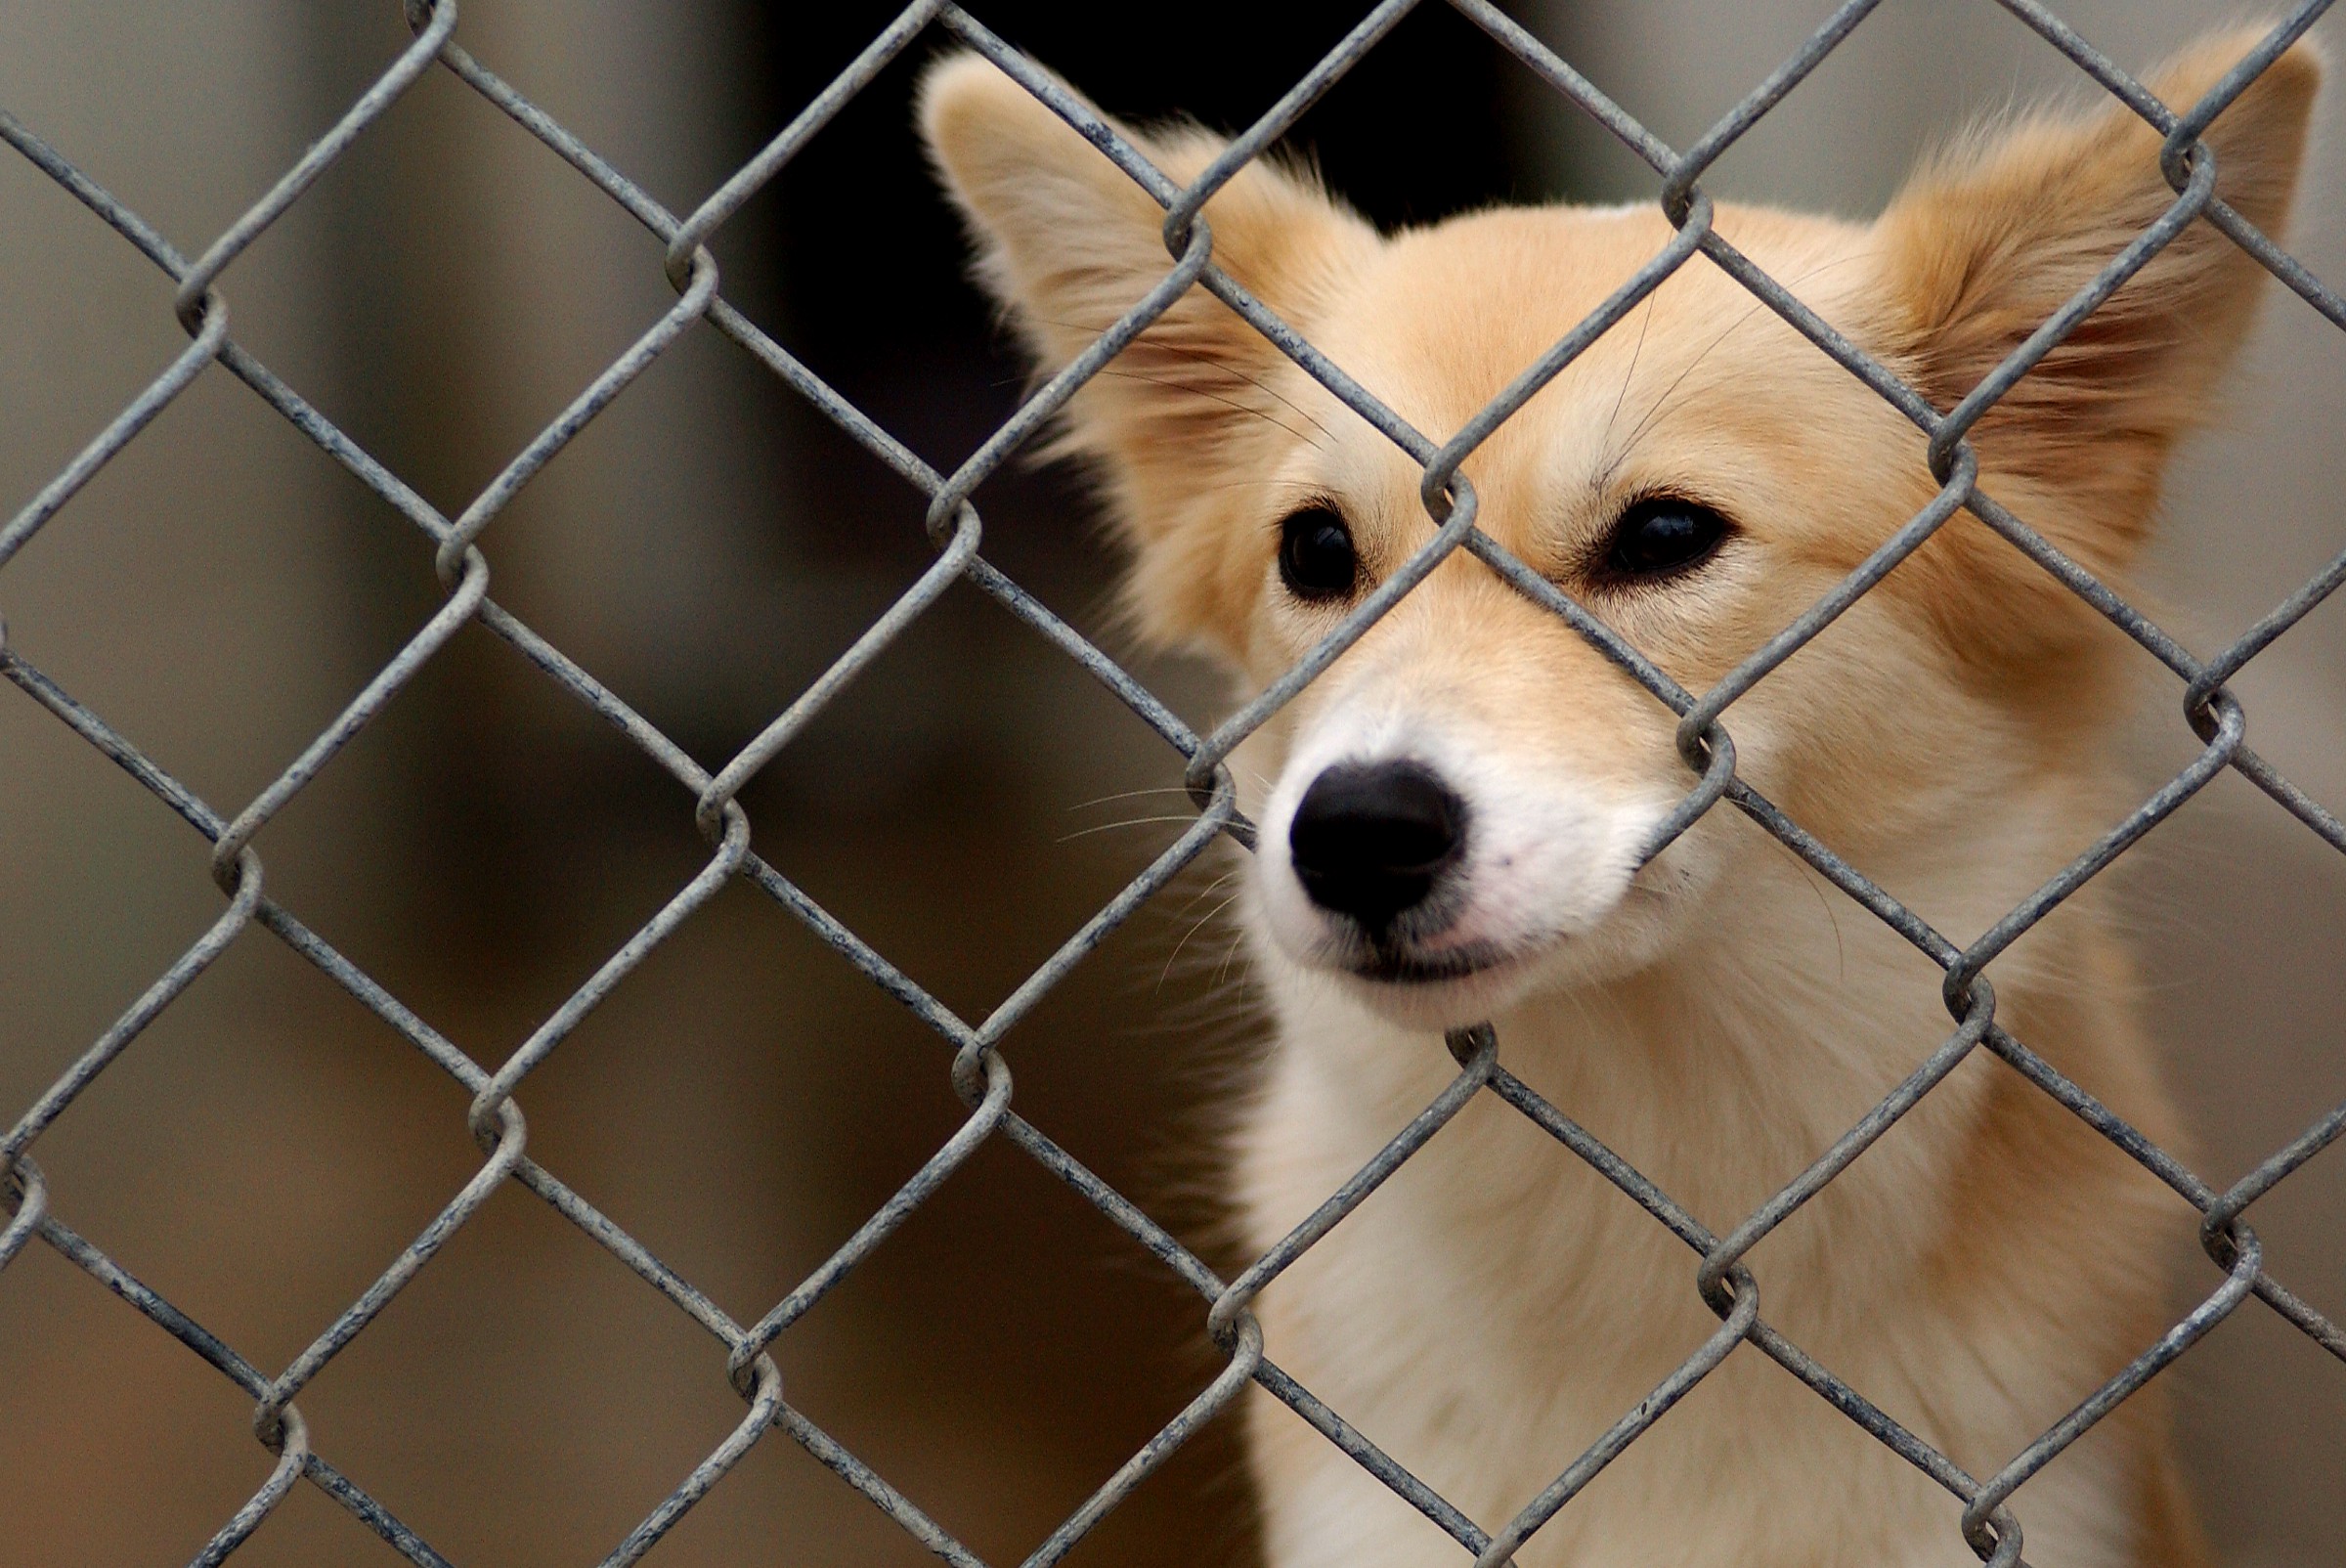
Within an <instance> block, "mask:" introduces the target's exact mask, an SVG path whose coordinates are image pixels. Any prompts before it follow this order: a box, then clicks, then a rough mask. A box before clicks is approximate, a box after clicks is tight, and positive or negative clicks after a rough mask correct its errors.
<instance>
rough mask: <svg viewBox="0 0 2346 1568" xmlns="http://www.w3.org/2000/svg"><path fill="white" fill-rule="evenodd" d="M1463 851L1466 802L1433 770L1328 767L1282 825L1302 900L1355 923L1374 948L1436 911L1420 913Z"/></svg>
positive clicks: (1395, 765)
mask: <svg viewBox="0 0 2346 1568" xmlns="http://www.w3.org/2000/svg"><path fill="white" fill-rule="evenodd" d="M1465 849H1466V803H1465V802H1464V801H1463V800H1461V799H1459V798H1458V795H1457V792H1456V791H1455V790H1453V789H1452V788H1451V787H1450V786H1449V785H1448V784H1446V783H1444V782H1443V781H1442V776H1441V775H1440V774H1439V773H1436V772H1435V771H1434V770H1433V769H1432V768H1431V767H1428V766H1427V765H1426V764H1425V763H1423V762H1414V761H1409V760H1403V761H1396V762H1339V763H1337V764H1335V765H1334V766H1332V767H1330V768H1328V769H1326V770H1325V772H1323V773H1322V774H1321V775H1320V776H1319V777H1318V778H1316V779H1314V780H1312V785H1311V788H1310V789H1308V790H1306V791H1305V792H1304V796H1303V800H1302V801H1301V802H1300V803H1298V804H1297V806H1296V807H1295V816H1294V820H1293V821H1292V822H1291V823H1290V824H1289V825H1288V828H1287V856H1288V860H1289V862H1290V863H1291V864H1292V865H1293V866H1294V868H1295V880H1296V881H1297V882H1299V883H1301V884H1302V886H1303V891H1304V893H1306V894H1307V895H1308V896H1309V897H1310V898H1311V900H1312V902H1313V903H1315V904H1318V905H1319V906H1320V907H1321V908H1323V909H1325V910H1328V911H1330V912H1331V913H1334V914H1339V915H1345V916H1348V917H1350V918H1351V919H1352V920H1353V921H1355V922H1357V923H1358V924H1359V926H1360V928H1361V931H1362V933H1363V934H1364V935H1365V936H1368V939H1369V940H1370V941H1371V942H1375V941H1377V940H1378V939H1379V938H1380V937H1382V936H1385V935H1386V934H1387V933H1389V932H1390V931H1391V930H1392V928H1393V927H1394V925H1395V923H1396V922H1397V921H1399V920H1400V919H1401V917H1402V916H1404V915H1406V914H1409V913H1410V912H1411V911H1412V910H1421V911H1423V912H1425V913H1429V914H1430V913H1432V911H1431V910H1428V909H1426V906H1427V905H1428V904H1429V902H1433V901H1435V900H1434V893H1435V892H1436V890H1437V888H1438V887H1439V886H1440V884H1441V882H1442V879H1443V876H1444V874H1445V873H1446V872H1448V871H1449V870H1450V869H1451V868H1452V867H1454V866H1455V865H1456V864H1457V863H1458V861H1459V860H1460V859H1461V858H1463V856H1464V854H1465ZM1415 923H1416V922H1412V924H1415ZM1440 923H1441V924H1447V922H1446V921H1444V922H1440ZM1414 935H1419V936H1423V935H1427V933H1424V932H1418V933H1414Z"/></svg>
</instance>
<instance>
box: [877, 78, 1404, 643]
mask: <svg viewBox="0 0 2346 1568" xmlns="http://www.w3.org/2000/svg"><path fill="white" fill-rule="evenodd" d="M920 125H921V131H922V134H923V136H924V138H925V139H926V140H927V142H928V147H929V155H930V158H931V160H932V161H933V162H934V165H935V167H936V170H937V173H938V175H939V177H940V178H941V179H942V180H943V182H944V185H945V187H946V189H947V190H948V191H949V192H950V193H951V195H952V196H953V199H954V201H955V203H956V204H957V205H958V206H959V207H960V208H961V210H962V213H963V215H964V217H966V218H967V219H968V221H969V225H970V228H971V231H972V233H973V235H974V236H975V238H976V240H977V246H978V256H977V274H978V278H979V280H980V281H981V282H982V283H984V284H985V286H986V287H987V289H988V290H989V291H990V292H991V293H992V294H993V296H994V298H995V299H996V300H997V301H999V302H1000V303H1001V305H1002V306H1003V307H1004V309H1005V311H1006V312H1007V313H1008V315H1009V317H1010V320H1011V321H1012V322H1013V324H1014V325H1015V326H1016V327H1018V329H1019V331H1020V334H1021V336H1022V337H1023V338H1024V340H1025V342H1026V345H1027V347H1028V349H1029V350H1030V352H1031V353H1032V355H1033V358H1034V360H1035V363H1036V365H1037V367H1038V368H1039V369H1040V370H1043V371H1044V372H1045V373H1048V372H1051V371H1054V370H1059V369H1060V368H1061V367H1063V366H1064V365H1065V364H1066V363H1067V362H1068V361H1069V360H1071V359H1073V358H1074V357H1075V356H1076V355H1077V354H1080V353H1081V352H1082V351H1083V350H1084V349H1085V348H1086V347H1088V346H1089V345H1090V344H1091V343H1092V341H1093V340H1094V339H1095V338H1097V337H1098V336H1099V335H1100V333H1101V332H1102V331H1104V330H1106V329H1107V328H1108V327H1109V326H1110V325H1111V324H1112V323H1114V322H1115V320H1116V319H1117V318H1118V317H1120V316H1122V315H1123V314H1124V312H1125V311H1127V310H1129V309H1130V308H1131V307H1132V306H1133V305H1134V304H1135V303H1137V302H1138V301H1139V300H1140V298H1141V297H1142V296H1143V295H1144V294H1146V293H1147V292H1148V291H1149V290H1150V289H1151V288H1152V287H1154V286H1155V285H1156V284H1157V283H1158V282H1159V281H1160V280H1162V279H1163V278H1164V276H1165V275H1166V274H1167V273H1168V272H1170V271H1172V269H1173V266H1174V259H1173V257H1172V256H1170V255H1169V254H1167V253H1166V250H1165V243H1164V240H1163V238H1162V234H1163V227H1164V217H1165V214H1164V209H1163V208H1161V207H1159V206H1158V205H1157V204H1156V202H1155V200H1154V199H1153V198H1151V196H1149V194H1148V193H1147V192H1145V191H1143V190H1142V189H1141V188H1140V187H1139V186H1138V185H1136V184H1135V183H1134V182H1133V180H1132V178H1131V177H1130V176H1129V175H1127V174H1125V173H1124V171H1123V170H1121V169H1119V168H1117V167H1116V165H1115V164H1113V163H1112V162H1110V161H1109V160H1108V157H1107V156H1106V155H1105V154H1104V153H1102V152H1100V151H1099V149H1097V148H1095V147H1093V146H1092V145H1091V144H1090V143H1089V142H1087V141H1086V140H1085V139H1084V138H1083V137H1082V136H1081V135H1080V134H1079V133H1078V132H1076V131H1075V129H1074V128H1073V127H1071V126H1070V125H1068V124H1067V122H1066V121H1064V120H1063V119H1061V118H1060V117H1059V115H1057V114H1056V113H1054V112H1053V111H1052V110H1051V109H1049V108H1047V107H1045V106H1044V104H1043V103H1042V102H1041V101H1040V100H1039V99H1037V98H1035V96H1034V95H1033V94H1031V93H1029V92H1028V91H1026V89H1025V88H1023V87H1021V86H1020V85H1019V84H1018V83H1017V82H1016V81H1013V80H1012V79H1011V78H1010V77H1009V76H1008V75H1006V74H1004V73H1003V72H1002V71H1001V70H1000V69H999V68H998V67H996V66H995V65H993V64H992V63H991V62H989V61H987V60H985V59H984V58H982V57H981V56H977V55H974V54H962V55H955V56H951V57H948V58H946V59H944V60H942V61H939V62H938V63H937V64H936V65H933V66H932V67H931V68H930V70H929V74H928V76H927V77H926V78H925V79H924V81H923V82H922V84H921V93H920ZM1116 130H1117V131H1118V133H1119V134H1121V135H1122V136H1124V137H1125V138H1126V139H1127V140H1128V141H1130V142H1131V143H1132V144H1133V145H1134V146H1135V147H1136V148H1138V149H1139V151H1140V152H1141V153H1142V155H1144V156H1145V157H1147V158H1148V159H1149V160H1150V161H1151V163H1153V164H1155V165H1156V167H1157V168H1159V169H1161V170H1163V171H1164V172H1165V173H1166V174H1167V175H1168V176H1169V177H1171V178H1172V179H1173V180H1175V181H1177V182H1187V181H1189V180H1192V179H1195V177H1196V176H1197V175H1198V174H1199V173H1200V172H1201V171H1202V170H1203V169H1204V168H1205V166H1206V165H1207V164H1208V163H1210V162H1211V161H1212V160H1213V158H1214V156H1215V155H1216V154H1217V153H1219V152H1221V151H1222V149H1223V147H1224V146H1225V144H1224V143H1223V142H1222V141H1221V140H1220V139H1219V138H1217V137H1213V136H1210V135H1207V134H1206V133H1204V132H1202V131H1199V130H1195V129H1178V130H1175V131H1172V132H1169V133H1159V134H1153V135H1144V134H1142V133H1139V132H1136V131H1131V130H1127V129H1125V128H1124V127H1122V126H1117V127H1116ZM1205 218H1206V221H1207V222H1208V223H1209V224H1210V225H1211V226H1212V228H1213V235H1214V250H1213V258H1214V261H1215V263H1216V264H1217V265H1219V266H1220V267H1222V268H1223V269H1224V270H1225V271H1226V272H1228V273H1229V274H1230V275H1231V276H1232V277H1233V278H1235V279H1237V280H1238V282H1239V283H1242V284H1244V285H1245V286H1246V287H1247V288H1248V289H1249V290H1251V291H1252V292H1253V293H1254V294H1255V295H1256V296H1257V297H1259V298H1261V299H1262V300H1264V302H1265V303H1267V304H1269V305H1270V306H1271V308H1272V309H1273V310H1275V311H1277V312H1279V313H1280V315H1281V316H1282V318H1284V319H1286V320H1288V321H1290V322H1292V321H1297V320H1298V319H1299V318H1300V319H1308V317H1309V316H1310V315H1311V312H1312V306H1313V303H1314V301H1315V300H1316V299H1317V298H1319V297H1320V296H1321V295H1322V294H1323V293H1324V291H1325V289H1326V288H1327V287H1328V286H1329V285H1330V284H1331V283H1333V282H1334V281H1335V280H1337V279H1338V278H1340V277H1341V276H1342V275H1343V274H1344V273H1345V271H1346V270H1348V269H1349V268H1350V267H1351V266H1352V265H1354V264H1355V263H1356V262H1357V261H1358V259H1359V258H1360V257H1361V256H1362V255H1363V254H1364V253H1366V252H1367V251H1368V250H1371V249H1373V248H1374V246H1375V245H1376V244H1377V242H1378V241H1377V238H1376V234H1375V231H1374V230H1372V229H1370V228H1369V226H1368V224H1367V223H1365V222H1364V221H1363V220H1361V219H1360V218H1359V217H1357V216H1355V215H1354V214H1352V213H1351V212H1349V211H1347V210H1345V209H1344V208H1343V207H1341V206H1339V205H1337V204H1336V203H1335V202H1334V201H1333V200H1331V199H1329V197H1328V196H1326V195H1325V193H1324V192H1323V191H1322V190H1321V189H1320V187H1319V185H1318V184H1317V182H1315V181H1313V180H1312V179H1310V178H1309V177H1308V176H1306V175H1303V174H1300V173H1297V172H1295V171H1293V170H1291V169H1288V168H1285V167H1282V166H1279V165H1277V164H1273V163H1266V162H1264V161H1261V160H1257V161H1256V162H1253V163H1250V164H1248V165H1247V166H1246V167H1245V168H1244V169H1242V170H1240V171H1239V173H1238V176H1237V177H1236V178H1235V179H1233V180H1232V181H1231V182H1230V183H1229V184H1228V185H1226V186H1224V187H1223V188H1222V189H1221V190H1220V191H1219V192H1217V193H1216V194H1215V196H1213V198H1212V199H1211V200H1210V201H1208V202H1207V203H1206V206H1205ZM1281 363H1282V361H1281V356H1280V353H1279V351H1278V350H1277V349H1276V348H1274V347H1272V345H1271V344H1270V343H1269V342H1268V341H1267V340H1266V339H1265V338H1264V337H1263V336H1262V335H1261V334H1260V333H1259V332H1257V331H1255V330H1254V328H1253V327H1249V326H1247V325H1246V324H1245V323H1244V322H1243V321H1241V320H1240V319H1239V318H1238V315H1237V314H1236V313H1235V312H1233V311H1232V310H1231V309H1230V308H1229V307H1228V306H1226V305H1224V304H1223V303H1222V302H1221V301H1220V300H1218V299H1215V298H1214V297H1213V296H1212V295H1210V294H1208V293H1207V292H1206V291H1205V290H1204V289H1202V288H1196V287H1193V288H1192V289H1191V290H1190V291H1189V292H1188V293H1187V294H1185V295H1184V296H1183V297H1182V298H1181V299H1180V300H1179V301H1178V302H1176V303H1175V304H1174V305H1173V307H1172V308H1171V309H1170V310H1168V311H1166V313H1165V314H1164V315H1163V316H1161V317H1159V318H1158V319H1157V321H1156V322H1155V324H1154V325H1152V326H1151V327H1149V329H1148V330H1147V331H1145V332H1143V333H1142V334H1141V335H1140V337H1139V338H1138V339H1136V340H1135V341H1134V342H1133V344H1132V345H1131V346H1130V347H1128V348H1126V349H1125V350H1124V352H1123V353H1122V354H1121V355H1119V356H1117V358H1116V359H1115V361H1114V362H1113V363H1111V364H1110V365H1109V366H1108V369H1107V370H1105V371H1104V372H1103V373H1102V374H1100V375H1098V376H1096V377H1094V378H1093V380H1092V381H1091V382H1090V383H1089V384H1088V385H1086V387H1085V388H1084V389H1083V391H1082V392H1081V393H1080V394H1078V395H1077V397H1076V398H1075V399H1074V401H1073V403H1072V404H1071V405H1070V407H1069V409H1068V412H1067V424H1066V430H1065V434H1064V437H1063V439H1062V443H1061V447H1062V450H1064V451H1072V452H1076V453H1081V454H1083V455H1085V456H1087V457H1093V458H1095V459H1096V460H1097V461H1098V462H1099V464H1100V471H1101V474H1102V476H1103V477H1104V478H1106V479H1107V481H1108V490H1109V494H1110V500H1111V501H1112V503H1113V506H1114V509H1115V511H1116V513H1117V514H1118V520H1119V522H1120V523H1121V524H1122V525H1123V527H1124V529H1125V531H1126V537H1127V539H1128V541H1129V542H1130V543H1131V544H1133V545H1134V546H1135V547H1136V548H1137V549H1138V550H1139V551H1140V552H1141V553H1142V555H1143V556H1144V557H1147V556H1148V555H1150V554H1151V553H1152V552H1155V551H1162V550H1176V551H1180V550H1185V549H1186V550H1191V551H1194V550H1195V549H1196V548H1198V547H1199V546H1198V544H1196V543H1195V538H1194V536H1195V534H1196V532H1197V531H1195V530H1184V529H1182V528H1181V526H1180V525H1181V524H1182V523H1183V521H1184V520H1185V516H1186V514H1188V513H1189V512H1190V511H1192V510H1193V509H1194V508H1196V507H1199V506H1202V505H1211V504H1214V502H1213V501H1212V499H1211V493H1212V492H1213V491H1214V490H1215V489H1216V487H1218V486H1220V485H1221V484H1222V482H1223V481H1224V480H1225V479H1227V478H1228V477H1230V476H1231V475H1232V474H1233V472H1234V470H1241V471H1246V470H1251V471H1255V472H1259V471H1260V467H1261V465H1262V464H1263V462H1265V461H1266V460H1267V458H1268V454H1267V453H1265V452H1264V450H1263V449H1262V448H1261V447H1260V446H1259V442H1261V441H1262V440H1265V439H1270V440H1277V439H1279V434H1280V429H1281V426H1280V425H1279V424H1278V423H1276V422H1275V419H1276V416H1277V415H1278V414H1280V413H1281V411H1280V408H1279V404H1278V403H1277V402H1276V401H1274V400H1273V399H1272V398H1271V397H1269V396H1268V395H1266V394H1265V393H1264V391H1263V390H1262V387H1261V383H1262V382H1263V381H1264V380H1265V378H1266V376H1267V375H1268V374H1269V373H1271V372H1273V371H1275V370H1278V369H1279V366H1280V364H1281ZM1289 417H1291V415H1289ZM1184 534H1187V535H1190V536H1192V538H1191V539H1190V540H1188V541H1185V540H1183V539H1182V538H1181V537H1180V536H1182V535H1184ZM1168 564H1170V563H1168ZM1258 564H1259V563H1253V562H1249V563H1248V569H1249V570H1252V569H1253V568H1254V566H1256V565H1258ZM1206 565H1207V563H1204V562H1201V561H1190V562H1187V563H1184V565H1183V569H1181V570H1177V571H1171V572H1165V573H1158V574H1154V575H1155V576H1156V578H1157V581H1158V582H1159V583H1160V584H1161V585H1166V586H1170V585H1172V584H1176V583H1179V584H1183V585H1186V586H1187V587H1188V588H1190V590H1191V592H1192V593H1193V594H1194V595H1195V597H1196V598H1197V599H1198V600H1199V601H1200V602H1198V603H1196V604H1195V605H1191V606H1187V607H1185V606H1184V605H1183V604H1181V603H1179V602H1177V600H1178V598H1179V595H1178V594H1177V595H1175V596H1174V597H1166V596H1163V595H1161V594H1159V595H1155V596H1152V598H1151V602H1149V603H1147V604H1144V605H1141V606H1139V608H1140V609H1141V610H1142V614H1143V620H1144V623H1145V625H1144V630H1145V631H1147V632H1151V634H1153V635H1156V636H1158V637H1160V638H1165V639H1171V640H1179V639H1182V638H1186V637H1194V636H1195V635H1196V634H1197V633H1198V632H1201V631H1202V630H1204V629H1203V628H1202V627H1201V626H1199V625H1197V624H1195V615H1194V614H1193V612H1200V613H1201V612H1202V610H1203V603H1202V602H1201V601H1202V600H1203V599H1205V598H1208V597H1210V596H1211V594H1210V592H1209V589H1208V585H1207V583H1206V582H1205V581H1204V579H1205V578H1206V577H1207V576H1208V575H1210V574H1209V573H1208V572H1207V571H1206V570H1205V568H1206Z"/></svg>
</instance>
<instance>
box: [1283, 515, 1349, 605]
mask: <svg viewBox="0 0 2346 1568" xmlns="http://www.w3.org/2000/svg"><path fill="white" fill-rule="evenodd" d="M1360 575H1361V557H1360V553H1359V552H1358V551H1357V550H1355V549H1354V548H1353V547H1352V530H1351V529H1350V528H1349V527H1347V526H1346V525H1345V522H1344V518H1343V515H1342V514H1341V513H1339V512H1338V511H1337V510H1336V509H1335V508H1334V507H1333V506H1325V505H1322V506H1306V507H1304V508H1303V509H1302V510H1301V511H1298V512H1291V513H1289V514H1288V516H1287V518H1286V520H1285V521H1284V522H1282V523H1281V524H1280V525H1279V577H1280V581H1281V582H1282V583H1284V584H1286V586H1287V591H1288V592H1290V593H1292V594H1294V595H1295V596H1296V597H1297V598H1299V599H1334V598H1342V597H1344V596H1345V595H1347V594H1349V593H1351V592H1352V590H1353V588H1354V586H1355V585H1356V584H1357V583H1358V582H1359V581H1360Z"/></svg>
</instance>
